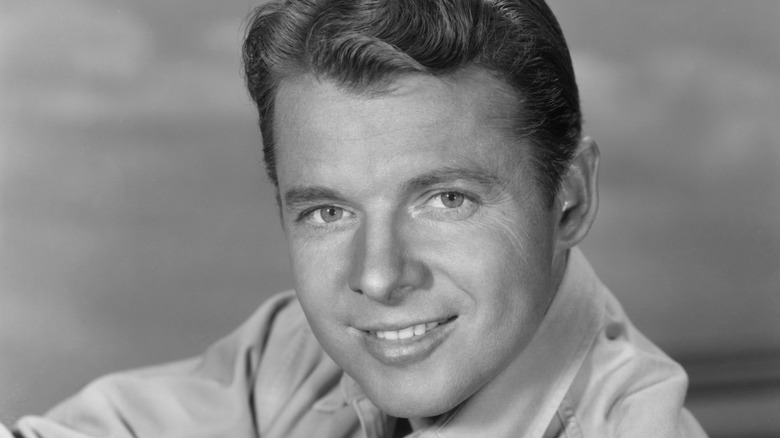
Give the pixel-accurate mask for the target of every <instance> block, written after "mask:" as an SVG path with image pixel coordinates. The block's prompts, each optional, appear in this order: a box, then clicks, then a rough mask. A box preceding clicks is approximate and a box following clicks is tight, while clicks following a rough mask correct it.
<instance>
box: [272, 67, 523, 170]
mask: <svg viewBox="0 0 780 438" xmlns="http://www.w3.org/2000/svg"><path fill="white" fill-rule="evenodd" d="M516 102H517V99H516V98H515V95H514V92H513V91H512V90H511V88H510V87H509V86H508V85H506V84H505V83H504V82H502V81H500V80H498V79H496V78H495V77H493V76H491V75H490V74H488V73H487V72H484V71H482V70H471V71H462V72H461V73H459V74H456V75H451V76H449V77H445V78H437V77H432V76H428V75H407V76H403V77H401V78H399V79H398V80H397V81H395V82H394V83H393V84H392V85H391V86H390V87H388V88H386V89H383V90H381V92H372V93H360V94H359V93H355V92H353V91H349V90H345V89H344V88H342V87H339V86H337V85H336V84H334V83H332V82H330V81H328V80H318V79H317V78H315V77H313V76H310V75H305V76H301V77H297V78H294V79H290V80H287V81H284V82H282V84H281V87H280V89H279V91H278V93H277V99H276V108H275V118H274V139H275V147H276V157H277V163H276V164H277V171H278V174H279V181H280V184H283V183H284V182H285V181H287V182H292V181H291V178H292V179H295V180H298V179H300V178H305V177H306V176H307V175H306V174H304V173H302V172H300V171H298V172H295V170H300V167H301V166H302V165H304V164H305V165H306V169H305V170H306V172H308V173H311V172H314V171H318V170H320V169H323V168H325V166H319V165H318V163H323V164H326V165H327V166H328V171H330V172H333V173H338V172H339V169H340V170H341V171H343V172H350V173H355V172H356V171H358V169H356V168H355V166H354V165H352V164H354V161H355V160H359V161H360V165H361V166H362V167H361V169H362V172H364V173H365V174H366V176H374V175H375V174H376V172H379V171H382V170H386V169H390V168H392V166H391V165H390V164H392V163H390V162H391V161H393V160H394V159H396V158H398V159H399V160H404V162H405V166H407V167H408V165H409V162H410V161H412V162H414V161H415V160H413V159H412V160H410V157H414V156H417V157H419V162H421V163H424V162H426V159H427V158H436V159H439V160H441V159H451V161H453V162H455V161H460V162H461V163H462V162H464V161H473V162H478V164H480V165H482V166H483V167H484V166H487V167H494V166H499V165H501V164H505V162H506V161H507V160H506V158H507V156H506V154H505V153H500V154H496V152H497V146H496V145H497V144H502V145H504V144H507V143H512V144H513V147H512V150H513V154H515V155H517V158H519V157H520V156H521V155H522V152H521V148H520V147H519V146H518V145H517V143H518V142H517V141H516V140H515V139H514V135H513V134H512V131H513V130H512V127H513V126H514V125H515V123H517V120H516V118H517V113H518V111H517V110H516V105H517V103H516ZM347 157H349V159H350V160H352V161H353V162H341V161H339V158H347ZM399 157H400V158H399ZM472 164H473V163H472ZM490 170H492V169H490ZM308 176H312V177H316V176H317V175H308ZM294 182H295V183H298V182H299V181H294Z"/></svg>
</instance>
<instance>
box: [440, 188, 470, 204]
mask: <svg viewBox="0 0 780 438" xmlns="http://www.w3.org/2000/svg"><path fill="white" fill-rule="evenodd" d="M438 197H439V200H440V201H441V203H442V205H444V206H445V207H447V208H458V207H460V206H461V205H463V201H464V200H465V199H466V196H465V195H464V194H463V193H460V192H444V193H442V194H440V195H438Z"/></svg>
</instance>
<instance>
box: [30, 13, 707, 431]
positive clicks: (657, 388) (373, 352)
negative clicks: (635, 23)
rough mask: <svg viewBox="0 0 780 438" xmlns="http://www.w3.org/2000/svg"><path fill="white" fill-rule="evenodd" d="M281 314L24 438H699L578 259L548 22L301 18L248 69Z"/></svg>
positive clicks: (39, 425)
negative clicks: (284, 282) (281, 270)
mask: <svg viewBox="0 0 780 438" xmlns="http://www.w3.org/2000/svg"><path fill="white" fill-rule="evenodd" d="M244 61H245V68H246V77H247V84H248V87H249V91H250V94H251V95H252V97H253V99H254V100H255V102H256V103H257V106H258V109H259V113H260V127H261V132H262V136H263V144H264V146H263V147H264V155H265V161H266V165H267V170H268V174H269V176H270V179H271V181H272V182H273V183H274V185H275V187H276V189H277V195H278V201H279V208H280V215H281V219H282V225H283V228H284V232H285V235H286V238H287V241H288V243H289V246H290V254H291V262H292V267H293V273H294V280H295V292H294V293H292V292H288V293H284V294H281V295H277V296H275V297H274V298H272V299H271V300H270V301H269V302H267V303H266V304H265V305H264V306H263V307H261V309H259V310H258V312H257V313H256V314H255V315H254V316H253V317H252V318H251V319H250V320H249V321H248V322H247V323H246V324H244V326H242V327H241V328H240V329H239V330H238V331H236V332H235V333H234V334H232V335H230V336H229V337H227V338H226V339H224V340H222V341H221V342H219V343H217V344H216V345H215V346H213V347H212V348H211V349H210V350H209V351H207V352H206V353H205V354H204V356H203V357H201V358H196V359H192V360H188V361H184V362H179V363H175V364H171V365H166V366H162V367H155V368H149V369H145V370H139V371H135V372H130V373H123V374H117V375H113V376H109V377H106V378H103V379H101V380H99V381H97V382H96V383H94V384H92V385H90V386H88V387H87V388H86V389H85V390H84V391H82V392H81V393H80V394H79V395H77V396H76V397H74V398H73V399H71V400H69V401H67V402H65V403H64V404H62V405H60V406H58V407H56V408H55V409H54V410H53V411H51V412H50V413H49V414H48V415H47V417H46V418H34V417H28V418H25V419H22V420H21V421H20V422H19V423H18V425H17V429H18V430H17V431H16V432H15V433H16V434H17V436H24V437H33V436H35V437H39V436H42V437H92V436H101V437H102V436H110V437H125V436H139V437H198V436H204V437H205V436H209V437H216V436H225V437H253V436H261V437H334V438H342V437H358V436H365V437H377V438H379V437H386V438H390V437H402V436H414V437H446V438H450V437H452V438H454V437H470V436H486V437H518V436H520V437H580V436H584V437H701V436H705V434H704V432H703V431H702V430H701V428H700V427H699V426H698V424H697V423H696V421H695V420H694V419H693V418H692V417H691V416H690V414H689V413H688V412H687V411H686V410H685V409H684V408H683V407H682V404H683V401H684V397H685V391H686V377H685V374H684V372H683V371H682V369H681V368H680V367H679V366H678V365H677V364H675V363H674V362H672V361H671V360H670V359H669V358H668V357H666V356H665V355H664V354H663V353H662V352H661V351H659V350H658V349H657V348H656V347H655V346H653V345H652V344H651V343H650V342H649V341H648V340H647V339H646V338H644V337H643V336H642V335H641V334H640V333H638V332H637V330H636V329H635V328H634V327H633V326H632V325H631V323H630V322H629V321H628V319H627V317H626V316H625V314H624V313H623V311H622V309H621V308H620V305H619V304H618V303H617V301H616V300H615V298H614V297H613V296H612V295H611V294H610V293H609V291H607V290H606V289H605V288H604V286H602V285H601V283H600V282H599V281H598V279H597V278H596V276H595V274H594V273H593V272H592V270H591V268H590V267H589V265H588V264H587V262H586V261H585V259H584V256H583V255H582V254H581V253H580V252H579V250H577V248H576V245H577V244H578V243H579V242H580V241H581V240H582V239H583V238H584V236H585V235H586V234H587V232H588V229H589V228H590V225H591V223H592V222H593V219H594V217H595V214H596V209H597V188H596V177H597V169H598V157H599V154H598V149H597V146H596V144H595V143H594V142H593V141H592V140H591V139H589V138H587V137H583V136H582V133H581V116H580V111H579V101H578V96H577V87H576V84H575V81H574V73H573V70H572V66H571V60H570V57H569V54H568V49H567V47H566V44H565V41H564V38H563V35H562V33H561V31H560V29H559V27H558V24H557V23H556V21H555V19H554V17H553V15H552V13H551V11H550V10H549V9H548V7H547V6H546V5H545V4H544V2H543V1H542V0H513V1H510V0H506V1H501V0H492V1H488V0H473V1H468V0H460V1H458V0H425V1H423V0H416V1H413V0H396V1H385V2H377V1H368V0H359V1H355V0H353V1H334V0H296V1H288V2H286V3H284V4H278V3H273V4H269V5H266V6H263V7H261V8H260V9H258V11H257V12H256V13H255V14H254V15H253V17H252V18H251V22H250V26H249V32H248V36H247V39H246V42H245V46H244Z"/></svg>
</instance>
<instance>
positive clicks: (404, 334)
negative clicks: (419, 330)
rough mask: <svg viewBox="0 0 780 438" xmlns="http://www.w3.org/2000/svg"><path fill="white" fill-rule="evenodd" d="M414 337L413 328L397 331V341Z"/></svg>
mask: <svg viewBox="0 0 780 438" xmlns="http://www.w3.org/2000/svg"><path fill="white" fill-rule="evenodd" d="M412 336H414V327H407V328H405V329H403V330H399V331H398V339H408V338H411V337H412Z"/></svg>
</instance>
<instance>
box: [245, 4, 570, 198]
mask: <svg viewBox="0 0 780 438" xmlns="http://www.w3.org/2000/svg"><path fill="white" fill-rule="evenodd" d="M243 60H244V70H245V79H246V83H247V88H248V89H249V93H250V95H251V97H252V99H253V100H254V102H255V104H256V105H257V108H258V112H259V118H260V120H259V122H260V131H261V135H262V139H263V158H264V161H265V165H266V171H267V173H268V177H269V179H270V180H271V182H272V183H273V184H274V185H275V186H278V178H277V174H276V156H275V149H274V148H275V144H274V138H273V137H274V134H273V116H274V103H275V99H276V95H277V91H278V88H279V86H280V84H281V83H282V81H284V80H288V79H292V78H294V77H297V76H301V75H305V74H312V75H314V76H315V77H316V78H318V79H320V80H328V81H332V82H334V83H335V84H337V85H338V86H340V87H343V88H344V89H345V90H347V91H350V92H353V93H358V94H369V95H370V94H372V93H377V92H382V91H386V90H388V88H389V87H391V86H392V85H393V83H394V82H395V80H397V78H398V77H400V76H401V75H406V74H429V75H433V76H440V77H445V76H448V75H451V74H453V73H455V72H458V71H460V70H462V69H464V68H466V67H471V66H474V67H478V68H482V69H485V70H486V71H488V72H490V73H491V74H492V75H493V76H495V77H497V78H498V79H499V80H502V81H505V83H506V84H508V85H509V86H510V87H511V88H512V89H513V90H514V92H515V97H516V101H517V105H516V106H517V111H516V113H517V120H516V121H515V123H514V124H513V126H514V132H515V134H516V135H518V137H519V138H521V139H524V140H527V142H528V144H529V145H530V146H531V154H530V156H531V158H532V160H533V164H534V168H535V169H536V175H535V176H536V180H537V182H538V184H539V187H540V188H541V190H542V191H543V195H545V196H546V198H547V199H548V201H549V203H550V205H551V204H552V201H553V199H554V197H555V194H556V193H557V190H558V186H559V185H560V181H561V179H562V177H563V173H564V172H565V171H566V169H567V166H568V163H569V161H570V160H571V158H572V156H573V154H574V151H575V150H576V148H577V144H578V143H579V140H580V135H581V124H582V121H581V114H580V107H579V96H578V91H577V85H576V82H575V78H574V70H573V68H572V64H571V57H570V55H569V50H568V47H567V45H566V41H565V39H564V36H563V33H562V32H561V29H560V26H559V25H558V23H557V21H556V19H555V17H554V16H553V14H552V11H551V10H550V9H549V7H548V6H547V5H546V4H545V3H544V1H543V0H394V1H382V0H349V1H347V0H279V1H274V2H271V3H268V4H265V5H263V6H260V7H258V8H257V9H256V10H255V11H254V13H253V14H252V15H250V17H249V21H248V27H247V34H246V39H245V41H244V47H243Z"/></svg>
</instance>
